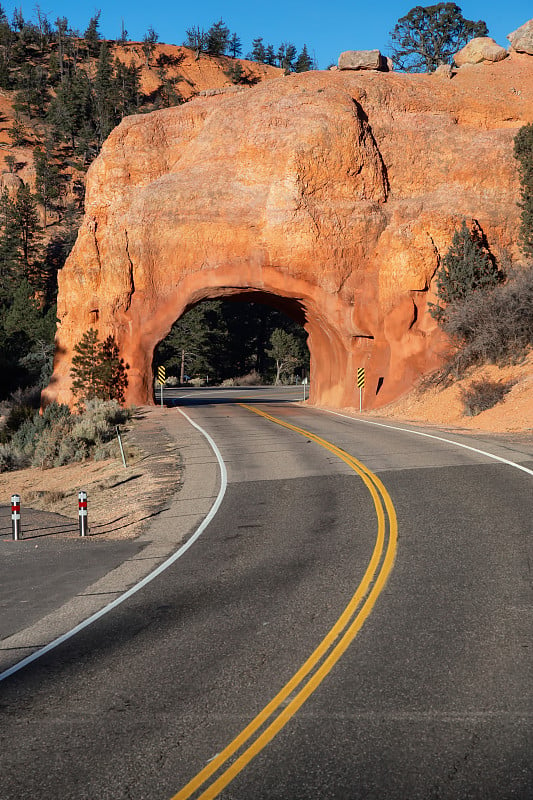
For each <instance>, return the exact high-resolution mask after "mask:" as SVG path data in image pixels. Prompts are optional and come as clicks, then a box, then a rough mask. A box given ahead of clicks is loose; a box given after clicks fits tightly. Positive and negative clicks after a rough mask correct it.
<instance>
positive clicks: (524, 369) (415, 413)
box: [369, 351, 533, 434]
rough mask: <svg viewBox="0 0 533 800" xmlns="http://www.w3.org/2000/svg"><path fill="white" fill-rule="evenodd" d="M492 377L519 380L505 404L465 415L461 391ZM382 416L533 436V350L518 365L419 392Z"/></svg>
mask: <svg viewBox="0 0 533 800" xmlns="http://www.w3.org/2000/svg"><path fill="white" fill-rule="evenodd" d="M483 378H488V379H489V380H491V381H502V382H507V381H516V383H515V384H514V386H513V387H512V389H511V390H510V392H509V393H508V394H507V395H506V396H505V397H504V399H503V401H502V402H501V403H498V404H497V405H495V406H494V407H493V408H489V409H488V410H487V411H483V412H482V413H481V414H478V415H477V416H475V417H471V416H467V415H465V413H464V406H463V402H462V400H461V390H462V389H466V388H468V387H469V386H470V384H471V383H472V382H473V381H479V380H482V379H483ZM369 413H370V414H372V415H373V416H378V417H394V418H395V419H398V420H404V421H410V422H418V423H425V424H430V425H440V426H445V427H456V428H459V429H462V430H468V431H471V432H472V433H475V432H476V431H483V432H486V433H499V434H502V433H511V432H512V433H531V434H533V351H532V352H530V353H529V355H528V357H527V358H526V359H525V360H524V362H523V363H521V364H518V365H516V366H508V367H496V366H493V365H486V366H484V367H480V368H478V369H475V370H473V371H472V372H471V373H469V374H468V376H467V377H465V378H464V379H463V380H460V381H457V382H455V383H453V384H452V385H451V386H448V387H446V388H431V389H429V390H426V391H424V392H421V391H419V390H417V389H414V390H412V391H411V392H409V394H407V395H404V396H403V397H401V398H400V399H398V400H396V401H395V402H394V403H390V404H389V405H388V406H386V407H385V408H380V409H379V410H377V411H375V412H369Z"/></svg>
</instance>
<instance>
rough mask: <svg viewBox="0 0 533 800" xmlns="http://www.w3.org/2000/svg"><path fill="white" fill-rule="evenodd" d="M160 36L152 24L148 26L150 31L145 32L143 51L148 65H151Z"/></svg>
mask: <svg viewBox="0 0 533 800" xmlns="http://www.w3.org/2000/svg"><path fill="white" fill-rule="evenodd" d="M158 39H159V36H158V34H157V33H156V32H155V31H154V29H153V28H152V27H151V26H150V27H149V28H148V33H145V34H144V37H143V45H142V48H143V53H144V56H145V58H146V66H147V67H149V66H150V59H151V58H152V55H153V52H154V50H155V45H156V42H157V41H158Z"/></svg>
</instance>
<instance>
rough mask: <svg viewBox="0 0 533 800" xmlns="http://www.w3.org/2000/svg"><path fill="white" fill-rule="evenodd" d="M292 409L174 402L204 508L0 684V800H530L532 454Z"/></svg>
mask: <svg viewBox="0 0 533 800" xmlns="http://www.w3.org/2000/svg"><path fill="white" fill-rule="evenodd" d="M300 393H301V387H298V388H295V389H292V390H285V391H282V392H278V391H277V390H276V391H274V390H270V391H266V390H265V391H260V390H257V389H255V390H251V389H250V390H248V389H240V390H231V391H225V392H220V391H214V390H194V391H191V392H178V391H176V392H175V393H174V396H175V398H176V400H175V402H176V403H177V404H179V405H180V407H182V408H183V410H184V411H185V412H186V413H187V414H188V415H189V416H190V418H191V419H192V420H194V421H195V422H196V423H197V424H198V425H200V426H201V427H202V428H203V429H205V430H206V431H207V432H208V433H209V434H210V436H211V437H212V438H213V440H214V441H215V442H216V444H217V445H218V448H219V449H220V452H221V454H222V457H223V459H224V463H225V465H226V468H227V473H228V485H227V490H226V493H225V495H224V499H223V501H222V504H221V506H220V509H219V510H218V512H217V514H216V516H215V517H214V519H213V520H212V522H211V523H210V524H209V526H208V527H207V529H206V530H205V532H204V533H203V534H202V536H201V537H200V538H199V539H198V540H197V541H196V542H195V543H194V544H193V545H192V546H191V547H190V549H189V550H187V552H186V553H185V554H184V555H183V556H182V557H181V558H180V559H178V560H177V561H176V562H175V563H174V564H173V565H172V566H171V567H169V568H168V569H167V570H166V571H165V572H164V573H163V574H162V575H160V576H159V577H158V578H157V579H156V580H154V581H152V582H151V583H149V584H148V585H147V586H146V587H144V588H143V589H142V590H141V591H139V592H137V594H135V595H134V596H133V597H131V598H130V599H129V600H127V601H126V602H124V603H123V604H122V605H120V606H119V607H118V608H116V609H115V610H114V611H112V612H111V613H109V614H107V615H105V616H104V617H102V618H101V619H100V620H98V621H97V622H96V623H95V624H93V625H91V626H90V627H88V628H86V629H85V630H83V631H82V632H81V633H79V634H78V635H76V636H75V637H73V638H71V639H70V640H68V641H67V642H65V643H64V644H63V645H61V646H60V647H58V648H56V649H55V650H53V651H52V652H50V653H48V654H47V655H46V656H44V657H43V658H41V659H38V660H37V661H35V662H34V663H33V664H31V665H29V666H28V667H26V668H25V669H23V670H21V671H19V672H17V673H16V674H14V675H12V676H11V677H9V678H7V679H6V680H4V681H3V682H2V683H0V711H1V720H0V762H1V763H0V797H1V798H2V800H15V799H16V800H19V798H26V797H36V798H40V799H41V800H47V799H48V798H50V800H52V798H53V799H54V800H56V799H57V798H62V800H67V799H68V798H72V799H74V798H77V799H79V798H83V799H84V800H106V799H107V798H109V799H111V798H112V799H113V800H123V799H124V800H126V798H132V800H133V799H135V800H141V798H143V799H144V798H146V800H159V799H161V800H170V798H173V797H177V798H179V800H185V798H188V797H194V798H200V797H202V798H204V800H205V799H206V798H208V797H216V796H217V797H218V796H220V797H223V798H228V799H229V798H233V799H234V800H252V798H253V799H254V800H263V799H264V800H266V799H267V798H268V799H269V800H272V799H274V798H280V799H281V798H283V799H284V800H304V798H305V799H306V800H310V799H311V798H313V800H316V799H317V798H321V799H322V798H324V799H326V798H331V799H332V800H340V799H346V800H351V799H352V798H353V799H354V800H355V798H361V799H363V798H365V800H374V798H376V799H377V798H380V799H381V800H389V799H390V800H393V799H394V800H416V799H418V798H420V800H448V799H449V800H452V798H453V800H459V799H460V798H465V800H466V798H468V799H469V800H473V799H474V798H483V799H484V800H492V799H493V798H494V800H496V799H497V800H502V799H503V798H517V799H519V800H531V798H532V797H533V768H532V753H533V741H532V735H531V734H532V708H531V685H532V682H531V679H532V677H533V676H532V669H531V663H532V661H531V650H532V645H531V630H532V626H531V622H532V615H531V609H532V605H531V573H530V570H531V560H532V559H531V527H532V525H531V520H532V517H533V513H532V512H533V504H532V494H531V487H532V479H533V475H532V474H531V472H530V471H531V470H533V440H532V439H529V440H526V439H524V440H522V439H520V437H514V439H508V440H506V439H504V438H494V437H493V438H489V437H485V438H484V439H479V438H477V439H476V437H472V436H459V435H457V434H453V433H445V432H442V431H438V430H432V431H431V430H430V431H426V432H427V433H429V434H430V435H431V436H437V437H439V436H440V437H445V438H448V439H455V440H457V441H459V442H461V443H462V444H463V445H464V444H466V445H468V446H469V447H472V448H477V449H478V450H481V451H488V452H491V453H494V454H496V455H498V456H499V457H500V458H503V459H507V460H509V461H512V462H515V463H517V464H518V465H519V466H522V467H523V468H525V469H522V470H520V469H517V468H516V467H513V466H511V465H510V464H508V463H504V462H502V461H494V460H491V459H490V458H489V457H488V456H486V455H483V454H482V453H479V452H475V451H474V450H467V449H465V448H464V447H463V448H458V447H454V446H453V445H452V444H450V443H447V442H443V441H440V440H439V439H437V438H429V437H428V436H420V435H414V434H411V433H408V432H405V431H403V430H400V429H395V428H401V427H402V426H393V427H380V426H379V425H376V424H371V423H372V422H373V423H375V422H376V420H370V421H369V420H366V421H364V420H362V421H359V420H354V419H346V418H344V417H342V416H335V415H331V414H327V413H325V412H320V411H317V410H313V409H306V408H304V407H302V406H298V405H294V404H291V403H289V402H287V400H288V399H290V398H291V397H294V398H297V399H299V397H300ZM168 394H169V393H168V392H167V395H168ZM240 400H242V401H243V402H244V403H245V404H246V405H251V406H253V407H254V408H255V409H257V410H258V411H260V412H262V413H261V414H258V413H256V412H254V411H253V410H251V409H250V408H246V407H243V406H242V405H239V404H238V401H240ZM169 413H171V414H174V413H175V414H176V425H177V426H179V425H183V426H186V425H188V424H189V423H188V422H186V420H185V419H184V418H183V417H181V414H180V411H179V409H178V407H176V408H174V409H172V411H170V412H169ZM265 415H267V416H265ZM269 416H271V417H275V418H276V419H278V420H280V421H282V422H283V423H284V424H285V425H287V426H289V427H283V426H281V425H279V424H277V423H276V422H274V421H273V420H272V419H270V418H268V417H269ZM387 424H389V425H390V423H387ZM296 429H303V433H302V431H299V430H296ZM418 430H419V431H421V430H422V429H418ZM351 457H355V458H356V459H358V461H359V462H361V464H362V465H363V466H361V465H360V464H359V463H358V462H355V461H353V459H352V458H351ZM527 470H529V472H528V471H527ZM396 523H397V531H398V535H397V545H396V541H395V533H396ZM358 593H359V594H358ZM345 609H346V611H345ZM332 629H333V633H331V634H329V632H330V631H331V630H332ZM317 648H318V653H317ZM313 654H314V655H313ZM309 659H310V661H309ZM306 663H307V667H304V665H306ZM302 668H303V671H302ZM302 676H303V677H302ZM284 687H286V688H284ZM272 701H273V702H272ZM268 704H271V705H270V706H268ZM267 706H268V709H267V711H266V712H265V714H264V715H263V716H261V712H262V710H263V709H264V708H265V707H267ZM258 715H259V716H258ZM247 726H250V727H249V728H248V729H247ZM243 732H244V733H243ZM228 746H229V750H228ZM202 771H203V772H202ZM210 771H212V772H213V774H212V775H209V774H208V773H209V772H210ZM199 773H200V777H199V778H198V779H196V777H195V776H197V775H198V774H199ZM206 776H207V777H206ZM204 777H206V780H205V782H202V781H203V779H204ZM217 781H218V783H217ZM191 782H192V783H191ZM185 787H189V788H185Z"/></svg>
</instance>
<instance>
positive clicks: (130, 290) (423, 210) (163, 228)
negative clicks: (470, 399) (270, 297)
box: [45, 54, 533, 407]
mask: <svg viewBox="0 0 533 800" xmlns="http://www.w3.org/2000/svg"><path fill="white" fill-rule="evenodd" d="M532 119H533V58H531V57H529V56H520V55H517V54H513V55H512V56H511V57H509V58H507V59H505V60H504V61H502V62H499V63H495V64H491V65H490V66H487V65H483V64H482V65H476V66H469V67H463V68H462V69H461V70H460V71H459V73H458V74H457V75H456V76H455V77H454V78H453V79H452V80H446V79H443V78H442V77H439V76H436V75H406V74H394V73H368V72H367V73H357V72H355V73H354V72H341V71H336V72H311V73H304V74H301V75H292V76H287V77H283V78H279V79H276V80H271V81H269V82H268V83H264V84H260V85H258V86H256V87H253V88H252V89H247V90H244V91H242V90H229V91H228V92H226V93H224V94H220V95H216V96H213V97H205V98H197V99H195V100H193V101H191V102H189V103H187V104H186V105H184V106H181V107H177V108H171V109H166V110H164V111H159V112H155V113H153V114H150V115H145V116H137V117H129V118H126V119H125V120H124V121H123V122H122V123H121V125H119V126H118V128H116V129H115V130H114V131H113V133H112V134H111V136H110V137H109V139H108V140H107V142H106V143H105V145H104V147H103V149H102V152H101V154H100V156H99V157H98V159H97V160H96V161H95V163H94V164H93V165H92V167H91V168H90V171H89V174H88V176H87V198H86V216H85V220H84V223H83V226H82V228H81V230H80V233H79V237H78V240H77V243H76V245H75V248H74V250H73V252H72V254H71V256H70V258H69V260H68V262H67V264H66V265H65V267H64V269H63V270H62V271H61V273H60V276H59V301H58V315H59V318H60V326H59V329H58V337H57V342H58V354H57V357H56V363H55V371H54V376H53V378H52V383H51V384H50V387H49V388H48V390H47V391H46V393H45V400H47V401H48V400H50V399H54V398H56V399H58V400H61V401H67V402H70V401H71V395H70V379H69V370H70V360H71V354H72V348H73V346H74V344H75V343H76V341H78V340H79V339H80V338H81V335H82V334H83V333H84V331H85V330H86V329H87V328H88V327H90V326H91V325H92V326H93V327H98V329H99V332H100V334H101V335H102V336H105V335H107V334H108V333H110V332H111V333H113V334H114V335H115V336H116V338H117V341H118V343H119V345H120V348H121V352H122V354H123V356H124V358H125V359H126V360H127V361H128V363H129V364H130V373H129V376H130V383H129V389H128V396H127V399H128V401H129V402H132V403H143V402H147V401H150V400H151V395H152V374H151V362H152V353H153V348H154V347H155V345H156V344H157V343H158V342H159V341H160V340H161V338H162V337H164V335H165V334H166V333H167V332H168V330H169V329H170V326H171V325H172V323H173V322H174V321H175V319H176V318H177V317H178V316H179V315H180V314H181V313H182V312H183V311H184V310H185V309H186V308H187V307H190V306H191V305H193V304H194V303H196V302H199V301H201V300H202V299H205V298H208V297H215V296H220V295H224V294H232V293H239V292H244V291H246V290H248V289H252V290H255V291H257V292H260V293H270V294H274V295H278V296H280V297H285V298H289V299H290V300H292V301H294V302H296V303H298V305H299V307H301V308H303V309H304V312H305V316H306V328H307V330H308V332H309V344H310V350H311V357H312V395H311V399H312V400H314V401H315V402H320V403H327V404H331V405H349V404H353V403H354V399H355V394H356V393H355V373H356V370H357V367H358V366H365V367H366V368H367V381H366V386H365V405H366V406H367V407H370V406H372V405H377V404H379V403H383V402H387V401H388V400H390V399H391V398H392V397H394V396H396V395H397V394H399V393H400V392H402V391H404V390H405V389H406V388H409V386H410V385H412V383H413V381H414V380H416V378H417V377H418V376H419V375H420V374H421V373H423V372H424V371H426V370H428V369H430V368H433V367H434V366H435V365H436V364H437V363H438V360H439V357H440V355H439V354H440V353H441V352H442V348H443V346H444V342H443V339H442V337H441V335H440V334H439V332H438V331H437V330H436V327H435V325H434V323H433V321H432V320H431V318H430V317H429V315H428V314H427V311H426V306H427V300H428V296H429V290H430V284H431V281H432V279H433V277H434V274H435V271H436V269H437V267H438V264H439V258H440V257H441V256H442V255H443V253H445V252H446V250H447V249H448V247H449V246H450V243H451V238H452V235H453V231H454V229H455V228H456V227H457V225H458V224H459V223H460V221H461V219H463V218H467V219H468V220H471V219H476V220H477V221H478V223H479V224H480V226H481V228H482V229H483V232H484V233H485V235H486V237H487V240H488V243H489V246H490V248H491V250H492V252H493V253H494V254H495V255H496V257H497V258H501V257H502V256H503V254H504V253H511V254H513V255H514V256H517V255H518V251H517V246H516V238H517V228H518V221H519V210H518V208H517V205H516V201H517V199H518V196H519V183H518V177H517V173H516V165H515V161H514V158H513V138H514V136H515V135H516V131H517V130H518V128H519V127H520V126H521V125H523V124H525V123H526V122H528V121H530V120H532ZM380 378H381V379H382V381H379V379H380ZM378 381H379V385H380V386H381V389H380V391H379V394H376V390H377V387H378Z"/></svg>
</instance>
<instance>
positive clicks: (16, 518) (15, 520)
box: [11, 494, 22, 542]
mask: <svg viewBox="0 0 533 800" xmlns="http://www.w3.org/2000/svg"><path fill="white" fill-rule="evenodd" d="M11 538H12V539H13V541H14V542H18V541H19V540H20V539H22V526H21V523H20V495H18V494H13V495H11Z"/></svg>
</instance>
